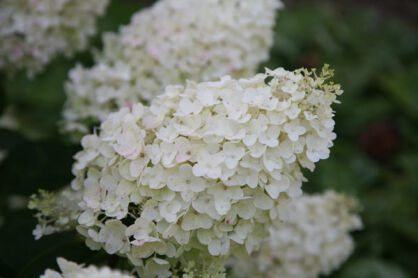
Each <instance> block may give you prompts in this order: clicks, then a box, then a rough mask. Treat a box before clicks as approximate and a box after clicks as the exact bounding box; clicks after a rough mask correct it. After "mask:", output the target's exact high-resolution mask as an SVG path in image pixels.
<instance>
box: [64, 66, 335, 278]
mask: <svg viewBox="0 0 418 278" xmlns="http://www.w3.org/2000/svg"><path fill="white" fill-rule="evenodd" d="M331 75H332V72H331V71H329V70H328V68H327V67H324V69H323V71H322V73H321V74H320V75H319V76H317V75H316V74H315V73H311V72H308V71H307V70H303V69H302V70H297V71H295V72H288V71H285V70H284V69H277V70H274V71H270V70H267V72H266V73H265V74H258V75H256V76H255V77H253V78H250V79H240V80H234V79H231V78H230V77H224V78H222V79H221V80H220V81H217V82H203V83H194V82H188V83H187V85H186V87H183V86H179V85H178V86H168V87H167V89H166V91H165V93H164V94H163V95H161V96H159V97H157V98H156V99H155V101H154V102H153V103H152V105H151V106H150V107H146V106H143V105H142V104H140V103H138V104H135V105H133V106H132V108H123V109H121V110H120V111H119V112H116V113H113V114H111V115H110V116H109V118H108V119H107V120H106V121H104V122H103V123H102V125H101V128H100V132H99V134H93V135H87V136H85V137H84V138H83V139H82V146H83V150H82V151H80V152H79V153H77V154H76V156H75V159H76V162H75V163H74V165H73V174H74V175H75V176H76V178H75V179H74V180H73V182H72V184H71V186H72V189H73V190H75V191H77V192H80V194H81V195H82V196H81V198H82V201H81V202H80V204H79V205H80V207H81V208H82V211H83V212H82V213H81V215H80V217H79V218H78V223H79V226H78V227H77V229H78V231H79V232H80V233H81V234H82V235H83V236H85V237H86V243H87V245H88V246H89V247H90V248H92V249H99V248H103V249H104V250H105V251H106V252H108V253H109V254H119V255H122V256H127V257H128V258H129V259H130V261H131V262H132V263H133V264H134V265H136V266H138V267H145V268H146V267H147V266H148V264H149V263H152V264H154V265H155V264H157V265H159V266H161V268H159V269H158V271H162V272H164V271H167V269H166V267H169V266H167V265H166V263H167V264H168V262H166V261H163V260H161V259H158V262H155V260H156V259H155V258H153V259H152V260H147V261H146V263H145V259H146V258H149V257H150V256H152V255H154V254H158V255H161V256H165V257H166V258H177V257H179V256H180V255H182V254H183V253H184V252H188V251H190V250H194V249H199V250H201V252H207V253H208V254H209V255H211V256H224V255H228V253H229V250H230V247H231V246H232V245H238V246H241V245H242V246H245V248H246V250H247V252H249V253H250V252H252V251H253V250H256V249H257V248H258V247H259V245H260V244H261V242H262V241H263V239H264V238H265V237H266V236H267V235H268V229H269V227H270V225H271V222H272V220H275V219H278V218H280V217H279V214H280V211H281V210H282V209H281V208H282V206H283V205H284V204H287V203H288V202H287V201H288V200H289V199H293V198H296V197H299V196H300V195H301V193H302V191H301V184H302V181H303V179H304V178H303V175H302V172H301V168H300V166H302V167H307V168H309V169H313V168H314V163H315V162H317V161H318V160H320V159H325V158H327V157H328V154H329V147H331V146H332V140H333V139H334V138H335V134H334V133H333V126H334V121H333V119H332V118H333V110H332V108H331V105H332V104H333V103H334V102H336V97H337V95H339V94H340V93H341V92H342V91H341V90H340V87H339V85H332V84H328V83H327V82H326V80H327V79H328V78H329V77H330V76H331ZM152 267H154V266H152ZM161 275H162V276H161V277H163V274H161Z"/></svg>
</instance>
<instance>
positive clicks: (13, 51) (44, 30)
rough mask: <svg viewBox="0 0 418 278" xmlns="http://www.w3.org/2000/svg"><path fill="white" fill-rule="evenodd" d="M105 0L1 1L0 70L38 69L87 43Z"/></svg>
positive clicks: (80, 48)
mask: <svg viewBox="0 0 418 278" xmlns="http://www.w3.org/2000/svg"><path fill="white" fill-rule="evenodd" d="M108 3H109V1H108V0H2V1H0V69H5V70H7V71H10V72H13V71H15V70H17V69H25V70H27V72H28V74H30V75H31V74H33V73H36V72H39V71H41V70H42V69H43V68H44V66H45V65H46V64H48V63H49V62H50V61H51V60H52V59H53V58H55V57H56V56H57V55H59V54H64V55H67V56H70V55H72V54H73V53H74V52H75V51H79V50H82V49H84V48H85V47H86V46H87V43H88V38H89V37H90V36H92V35H93V34H94V33H95V31H96V27H95V25H96V19H97V17H98V16H100V15H102V14H103V13H104V10H105V8H106V6H107V4H108Z"/></svg>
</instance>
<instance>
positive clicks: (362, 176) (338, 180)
mask: <svg viewBox="0 0 418 278" xmlns="http://www.w3.org/2000/svg"><path fill="white" fill-rule="evenodd" d="M138 9H139V5H138V4H134V1H132V2H127V1H113V4H112V5H111V7H110V8H109V9H108V14H107V15H106V16H105V18H103V19H102V20H101V22H100V24H99V26H100V28H99V29H100V31H101V32H103V31H108V30H117V28H118V26H119V25H120V24H126V23H127V22H128V21H129V18H130V16H131V14H132V13H133V12H135V11H136V10H138ZM276 29H277V31H276V35H275V44H274V47H273V49H272V51H271V59H270V60H269V61H268V62H267V63H266V64H265V65H264V66H266V67H269V68H276V67H279V66H282V67H285V68H287V69H295V68H299V67H320V66H321V65H322V64H324V63H328V64H330V65H331V66H332V67H333V68H334V69H335V72H336V77H335V81H336V82H339V83H341V84H342V86H343V88H344V90H345V93H344V94H343V96H342V97H341V99H340V100H341V102H342V103H341V104H339V105H336V106H335V108H336V111H337V112H336V132H337V135H338V138H337V140H336V142H335V146H334V147H333V149H332V152H331V157H330V159H328V160H325V161H322V162H320V163H319V164H318V166H317V169H316V170H315V172H314V173H306V174H307V177H308V178H309V182H308V183H306V184H305V185H304V190H305V191H307V192H321V191H324V190H326V189H334V190H337V191H340V192H346V193H348V194H351V195H354V196H356V197H357V198H358V199H359V200H360V202H361V203H362V206H363V209H362V213H361V214H362V218H363V221H364V229H363V230H362V231H360V232H357V233H356V234H355V239H356V244H357V248H356V251H355V253H354V254H353V256H352V257H351V258H350V259H349V260H348V262H347V263H346V264H345V265H343V267H342V268H341V269H340V270H338V271H336V272H335V273H333V274H332V275H331V277H337V278H351V277H356V278H357V277H371V278H373V277H376V278H378V277H379V278H380V277H383V278H386V277H387V278H406V277H411V278H413V277H418V264H417V263H416V262H417V261H418V203H417V202H416V200H417V199H418V35H417V34H416V33H415V32H413V31H412V30H410V29H409V28H408V27H407V26H405V25H404V24H402V23H401V22H398V21H397V20H394V19H390V18H387V17H383V16H381V15H379V14H377V13H376V12H372V11H367V10H363V11H352V12H348V13H345V14H342V13H340V12H338V11H337V10H336V9H335V8H333V7H332V6H323V5H321V6H304V7H303V8H289V9H285V10H283V11H281V12H280V15H279V17H278V19H277V26H276ZM93 45H94V46H95V47H100V37H99V36H97V37H96V38H95V39H94V40H93ZM76 61H77V62H81V63H83V64H85V65H88V64H90V63H92V59H91V54H90V53H87V52H86V53H82V54H80V55H78V56H77V57H75V58H74V59H73V60H71V61H69V60H64V59H60V60H57V61H55V62H54V63H52V64H51V65H50V66H49V67H48V69H47V71H46V72H44V73H43V74H41V75H39V76H37V77H36V78H35V79H34V80H28V79H27V78H26V77H25V75H24V73H21V74H19V75H18V76H16V77H14V78H13V79H8V78H6V77H4V76H3V77H1V80H0V86H1V91H0V112H2V111H4V108H5V107H10V106H11V107H13V108H14V113H15V116H16V117H17V118H18V121H19V128H18V129H17V130H7V129H0V149H6V150H7V151H8V156H7V158H6V159H5V160H4V161H3V162H2V163H0V177H1V181H0V183H1V185H0V215H2V216H3V218H4V220H5V223H4V225H3V227H1V228H0V250H1V252H0V276H1V277H25V278H26V277H38V276H39V273H40V272H41V271H42V270H43V269H45V268H46V267H53V268H54V267H55V258H56V257H57V256H65V257H66V258H68V259H72V260H75V261H78V262H86V263H92V262H95V263H98V264H100V263H109V262H112V261H113V258H112V257H110V258H109V257H108V256H107V255H106V254H103V252H98V253H97V252H92V251H89V250H88V249H87V248H86V247H85V246H84V244H83V242H82V240H81V239H80V238H78V237H76V236H75V233H70V232H67V233H63V234H58V235H53V236H49V237H45V238H42V239H41V240H39V241H34V240H33V237H32V235H31V230H32V229H33V228H34V226H35V220H34V218H32V217H31V214H32V212H30V211H28V210H13V209H11V208H10V206H9V205H8V204H9V201H8V200H9V197H10V196H11V195H19V196H29V195H31V194H33V193H34V192H36V191H37V189H38V188H44V189H49V190H54V189H58V188H60V187H62V186H64V185H65V184H68V182H69V181H70V180H71V163H72V155H73V154H74V153H75V152H76V151H77V150H78V149H79V146H71V145H69V144H68V143H66V138H63V137H61V136H60V135H59V133H58V131H57V130H58V128H57V127H58V121H59V119H60V112H61V109H62V104H63V102H64V99H65V95H64V92H63V84H64V82H65V80H66V76H67V72H68V70H69V69H70V68H72V67H73V66H74V64H75V62H76Z"/></svg>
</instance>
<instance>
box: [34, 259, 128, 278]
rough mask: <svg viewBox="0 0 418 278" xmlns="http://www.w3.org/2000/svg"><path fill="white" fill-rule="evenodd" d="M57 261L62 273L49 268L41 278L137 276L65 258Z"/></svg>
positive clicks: (125, 277)
mask: <svg viewBox="0 0 418 278" xmlns="http://www.w3.org/2000/svg"><path fill="white" fill-rule="evenodd" d="M57 263H58V266H59V268H60V270H61V273H59V272H57V271H55V270H51V269H47V270H46V271H45V273H44V274H42V275H41V276H40V277H39V278H135V276H133V275H129V274H125V273H123V272H121V271H119V270H112V269H110V268H108V267H102V268H97V267H95V266H89V267H84V266H83V265H78V264H76V263H73V262H70V261H67V260H65V259H63V258H58V259H57Z"/></svg>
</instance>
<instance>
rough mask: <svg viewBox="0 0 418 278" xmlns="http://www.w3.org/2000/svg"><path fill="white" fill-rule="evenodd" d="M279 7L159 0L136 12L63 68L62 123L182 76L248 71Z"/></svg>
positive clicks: (230, 0)
mask: <svg viewBox="0 0 418 278" xmlns="http://www.w3.org/2000/svg"><path fill="white" fill-rule="evenodd" d="M281 7H282V3H281V2H280V0H258V1H253V0H200V1H195V0H161V1H158V2H157V3H156V4H155V5H154V6H153V7H151V8H148V9H145V10H142V11H140V12H138V13H137V14H135V15H134V16H133V17H132V19H131V23H130V24H129V25H127V26H124V27H122V28H121V29H120V32H119V33H117V34H105V35H104V37H103V40H104V49H103V51H102V53H100V54H99V55H98V56H97V57H96V65H94V66H93V67H92V68H83V67H82V66H80V65H78V66H76V67H75V68H74V69H73V70H72V71H71V72H70V80H69V82H68V83H67V85H66V91H67V97H68V99H67V103H66V106H65V110H64V114H63V115H64V119H65V121H64V122H65V123H64V124H65V126H64V130H66V131H68V132H73V133H75V134H83V135H84V134H86V133H88V131H89V127H91V126H92V125H95V124H98V123H99V122H100V121H103V120H104V119H105V118H106V117H107V116H108V115H109V114H110V113H111V112H114V111H117V110H119V109H120V108H122V107H130V106H132V104H133V103H137V102H138V101H149V100H151V99H152V98H154V97H155V96H156V95H158V94H160V93H162V92H163V91H164V88H165V87H166V86H168V85H173V84H184V82H185V81H186V80H187V79H189V80H194V81H210V80H215V79H217V78H219V77H221V76H224V75H227V74H229V75H232V76H233V77H237V78H238V77H249V76H252V75H254V74H255V72H256V70H257V67H258V65H259V63H260V62H262V61H264V60H266V59H267V58H268V53H269V49H270V47H271V46H272V43H273V27H274V24H275V15H276V12H277V10H278V9H279V8H281ZM201 93H202V95H201V97H205V93H204V92H201ZM208 101H209V100H208ZM182 107H183V108H184V109H193V104H192V103H188V102H187V100H185V103H184V104H182Z"/></svg>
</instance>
